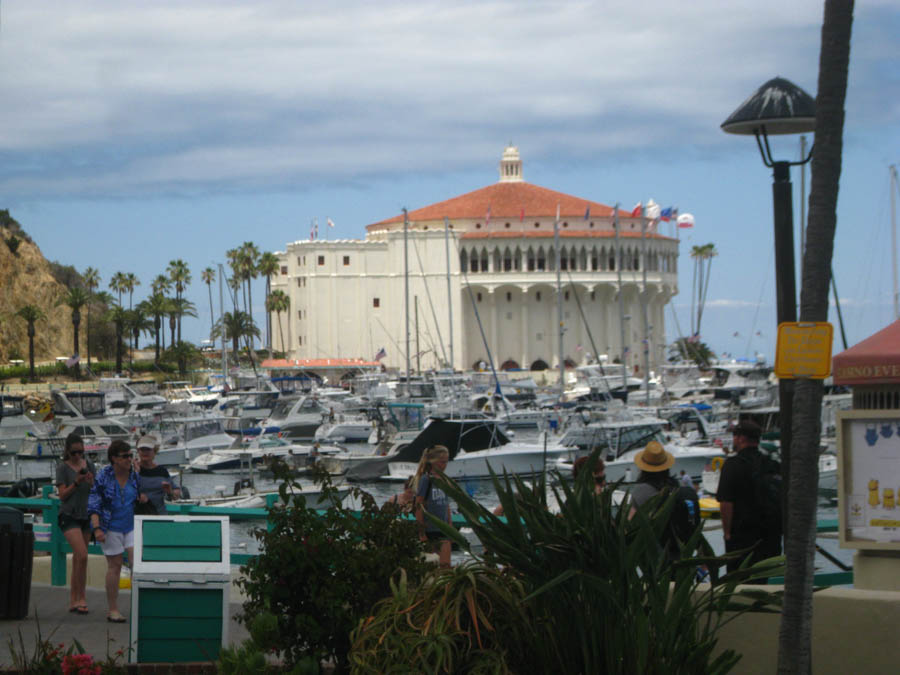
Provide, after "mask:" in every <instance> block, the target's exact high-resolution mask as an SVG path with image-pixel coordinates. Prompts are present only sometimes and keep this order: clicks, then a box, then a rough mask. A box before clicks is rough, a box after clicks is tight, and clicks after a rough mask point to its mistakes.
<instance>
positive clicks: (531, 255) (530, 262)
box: [527, 246, 535, 272]
mask: <svg viewBox="0 0 900 675" xmlns="http://www.w3.org/2000/svg"><path fill="white" fill-rule="evenodd" d="M527 260H528V271H529V272H534V267H535V261H534V249H533V248H531V247H530V246H529V247H528V254H527Z"/></svg>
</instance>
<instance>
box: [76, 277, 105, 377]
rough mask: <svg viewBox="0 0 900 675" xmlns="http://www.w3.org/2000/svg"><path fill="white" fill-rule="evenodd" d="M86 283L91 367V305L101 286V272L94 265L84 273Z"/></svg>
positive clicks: (89, 364) (89, 367)
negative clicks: (95, 293)
mask: <svg viewBox="0 0 900 675" xmlns="http://www.w3.org/2000/svg"><path fill="white" fill-rule="evenodd" d="M81 278H82V279H84V285H85V286H86V287H87V289H88V305H87V367H88V370H89V371H90V369H91V305H92V304H93V302H94V291H96V290H97V288H98V287H99V286H100V272H98V271H97V270H96V269H95V268H93V267H88V268H87V269H86V270H85V271H84V274H83V275H81Z"/></svg>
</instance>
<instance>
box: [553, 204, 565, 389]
mask: <svg viewBox="0 0 900 675" xmlns="http://www.w3.org/2000/svg"><path fill="white" fill-rule="evenodd" d="M553 245H554V247H555V248H556V318H557V320H558V321H559V402H560V403H562V402H563V396H564V395H565V391H566V364H565V356H564V354H563V315H562V284H561V283H560V269H559V268H560V256H559V204H557V205H556V220H554V221H553Z"/></svg>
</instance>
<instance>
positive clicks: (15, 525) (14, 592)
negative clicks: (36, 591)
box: [0, 506, 34, 619]
mask: <svg viewBox="0 0 900 675" xmlns="http://www.w3.org/2000/svg"><path fill="white" fill-rule="evenodd" d="M33 560H34V531H33V528H32V525H31V524H30V523H27V524H26V523H25V514H23V513H22V512H21V511H19V509H17V508H14V507H12V506H0V619H24V618H25V617H26V616H28V603H29V601H30V600H31V568H32V563H33Z"/></svg>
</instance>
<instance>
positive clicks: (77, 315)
mask: <svg viewBox="0 0 900 675" xmlns="http://www.w3.org/2000/svg"><path fill="white" fill-rule="evenodd" d="M80 325H81V312H79V311H78V310H77V309H73V310H72V332H73V333H74V341H75V353H74V354H73V356H79V355H80V354H81V352H80V350H79V349H78V328H79V326H80ZM72 370H73V371H74V373H75V379H76V380H80V379H81V364H80V363H78V361H76V362H75V366H74V367H73V368H72Z"/></svg>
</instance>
